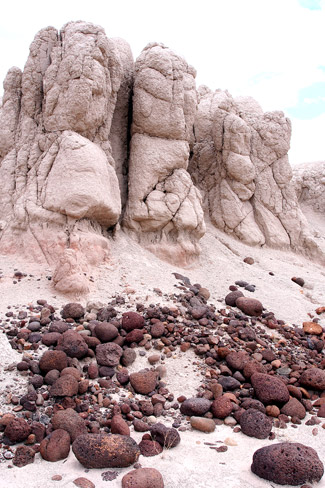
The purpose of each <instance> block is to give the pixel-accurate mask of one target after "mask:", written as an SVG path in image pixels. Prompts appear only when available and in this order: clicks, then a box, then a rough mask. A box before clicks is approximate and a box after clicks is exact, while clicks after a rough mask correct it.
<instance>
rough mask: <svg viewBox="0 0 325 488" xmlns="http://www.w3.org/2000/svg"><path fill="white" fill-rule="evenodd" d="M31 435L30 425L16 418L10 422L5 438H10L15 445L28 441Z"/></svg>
mask: <svg viewBox="0 0 325 488" xmlns="http://www.w3.org/2000/svg"><path fill="white" fill-rule="evenodd" d="M30 433H31V427H30V425H29V424H28V423H27V422H26V420H25V419H22V418H18V417H14V418H13V419H11V420H9V422H8V423H7V426H6V428H5V431H4V434H5V436H6V437H8V439H9V440H10V441H11V442H13V443H14V444H15V443H16V442H22V441H24V440H25V439H27V437H28V436H29V434H30Z"/></svg>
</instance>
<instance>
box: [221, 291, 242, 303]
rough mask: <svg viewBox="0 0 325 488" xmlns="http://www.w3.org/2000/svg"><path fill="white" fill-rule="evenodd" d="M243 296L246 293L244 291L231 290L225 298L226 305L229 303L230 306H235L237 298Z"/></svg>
mask: <svg viewBox="0 0 325 488" xmlns="http://www.w3.org/2000/svg"><path fill="white" fill-rule="evenodd" d="M243 296H244V293H242V292H241V291H240V290H236V291H231V292H230V293H228V295H227V296H226V298H225V302H226V305H229V306H230V307H235V306H236V300H237V298H240V297H243Z"/></svg>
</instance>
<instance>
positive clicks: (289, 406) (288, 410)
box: [281, 398, 306, 419]
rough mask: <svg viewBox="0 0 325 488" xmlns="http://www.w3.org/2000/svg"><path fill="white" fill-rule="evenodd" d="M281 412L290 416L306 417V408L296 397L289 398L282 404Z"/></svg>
mask: <svg viewBox="0 0 325 488" xmlns="http://www.w3.org/2000/svg"><path fill="white" fill-rule="evenodd" d="M281 413H283V414H284V415H288V416H290V417H298V418H299V419H304V418H305V417H306V409H305V407H304V406H303V404H302V403H301V402H300V401H299V400H297V398H290V400H289V401H288V402H287V403H286V404H285V405H283V407H282V408H281Z"/></svg>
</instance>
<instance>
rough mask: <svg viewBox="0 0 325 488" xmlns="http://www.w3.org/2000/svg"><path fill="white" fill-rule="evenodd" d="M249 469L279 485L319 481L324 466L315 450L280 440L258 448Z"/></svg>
mask: <svg viewBox="0 0 325 488" xmlns="http://www.w3.org/2000/svg"><path fill="white" fill-rule="evenodd" d="M251 470H252V471H253V473H255V474H256V475H257V476H259V477H260V478H263V479H265V480H268V481H273V482H274V483H278V484H279V485H302V484H303V483H306V482H311V483H313V482H315V481H319V480H320V479H321V477H322V476H323V474H324V466H323V463H322V462H321V461H320V459H319V457H318V455H317V452H316V451H315V450H314V449H312V448H311V447H308V446H305V445H303V444H299V443H289V442H282V443H279V444H273V445H271V446H267V447H262V448H261V449H258V450H257V451H256V452H255V453H254V456H253V464H252V466H251Z"/></svg>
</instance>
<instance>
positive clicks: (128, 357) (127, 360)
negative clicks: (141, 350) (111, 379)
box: [121, 348, 137, 366]
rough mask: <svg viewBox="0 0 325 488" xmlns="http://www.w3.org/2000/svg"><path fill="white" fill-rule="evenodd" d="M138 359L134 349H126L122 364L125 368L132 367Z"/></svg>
mask: <svg viewBox="0 0 325 488" xmlns="http://www.w3.org/2000/svg"><path fill="white" fill-rule="evenodd" d="M136 357H137V353H136V352H135V350H134V349H131V348H126V349H124V351H123V354H122V357H121V363H122V364H123V366H130V365H131V364H132V363H134V361H135V359H136Z"/></svg>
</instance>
